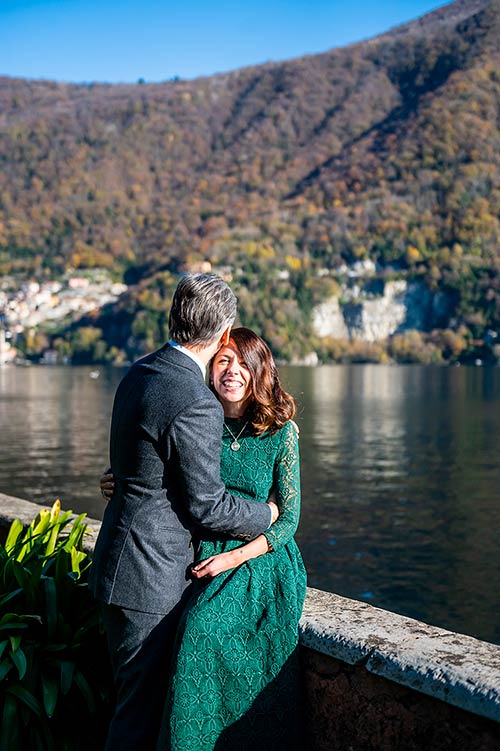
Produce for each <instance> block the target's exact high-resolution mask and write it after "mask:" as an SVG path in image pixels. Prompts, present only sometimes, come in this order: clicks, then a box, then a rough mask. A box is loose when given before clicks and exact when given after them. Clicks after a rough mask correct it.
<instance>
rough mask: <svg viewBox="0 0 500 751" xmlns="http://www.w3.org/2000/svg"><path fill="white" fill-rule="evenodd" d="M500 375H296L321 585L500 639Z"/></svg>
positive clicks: (308, 525)
mask: <svg viewBox="0 0 500 751" xmlns="http://www.w3.org/2000/svg"><path fill="white" fill-rule="evenodd" d="M499 375H500V373H499V371H498V370H496V371H492V370H489V371H486V370H464V369H458V368H457V369H432V368H414V367H407V368H405V367H402V368H394V367H381V366H366V367H357V366H352V367H349V366H336V367H328V368H320V369H317V370H312V371H305V370H299V369H293V370H292V369H290V371H286V373H285V377H286V380H287V383H288V385H289V387H290V389H291V390H292V391H293V392H294V393H296V394H297V396H298V398H299V402H300V406H301V409H300V418H299V421H300V423H301V429H302V432H301V450H302V463H303V467H304V471H303V491H304V493H303V497H304V513H303V521H302V524H301V528H300V534H299V537H300V542H301V546H302V548H303V550H304V555H305V558H306V563H307V566H308V570H309V572H310V583H311V584H312V585H313V586H318V587H321V588H325V589H333V590H335V591H336V592H339V593H341V594H345V595H347V596H354V597H358V598H365V599H369V600H370V601H371V602H373V603H374V604H377V605H379V606H381V607H385V608H387V609H389V610H396V611H398V612H403V613H405V614H407V615H411V616H414V617H418V618H421V619H423V620H428V621H430V622H433V623H438V624H440V625H443V626H446V627H449V628H452V629H455V630H463V631H465V632H468V633H472V634H480V635H481V636H482V637H483V638H488V639H491V640H495V641H499V640H500V624H499V623H498V617H497V613H498V612H499V611H498V606H499V605H500V602H499V596H498V594H497V590H496V589H495V587H494V585H493V582H494V581H498V578H499V574H500V554H499V551H498V545H497V543H496V541H495V539H494V538H495V536H496V532H494V531H493V530H496V529H497V527H498V521H499V511H498V508H497V504H496V502H495V501H496V497H497V492H498V491H497V488H498V486H499V480H500V472H499V469H498V462H497V457H498V449H499V447H500V446H499V444H500V440H499V434H498V429H497V427H496V426H497V425H498V418H499V416H500V415H499V411H500V409H499V408H500V404H499V392H500V380H499Z"/></svg>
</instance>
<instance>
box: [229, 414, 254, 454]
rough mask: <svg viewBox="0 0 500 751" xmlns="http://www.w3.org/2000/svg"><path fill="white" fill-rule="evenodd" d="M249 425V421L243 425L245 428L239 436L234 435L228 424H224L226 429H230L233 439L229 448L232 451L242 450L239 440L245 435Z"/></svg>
mask: <svg viewBox="0 0 500 751" xmlns="http://www.w3.org/2000/svg"><path fill="white" fill-rule="evenodd" d="M247 425H248V420H247V421H246V423H245V424H244V425H243V427H242V429H241V430H240V432H239V433H238V435H234V433H233V431H232V430H231V428H230V427H229V426H228V425H227V424H226V423H224V427H225V428H227V429H228V431H229V434H230V436H231V438H232V439H233V440H232V442H231V443H230V444H229V447H230V449H231V451H239V450H240V448H241V444H240V443H238V438H239V437H240V435H241V434H242V433H243V431H244V430H245V428H246V426H247Z"/></svg>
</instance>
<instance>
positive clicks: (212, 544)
mask: <svg viewBox="0 0 500 751" xmlns="http://www.w3.org/2000/svg"><path fill="white" fill-rule="evenodd" d="M226 424H227V425H229V428H230V429H231V430H232V431H233V433H235V434H237V433H236V431H237V432H239V431H240V430H241V424H239V423H238V421H236V420H229V419H227V418H226ZM224 434H225V435H224V438H223V447H222V462H221V475H222V478H223V480H224V482H225V484H226V486H227V487H228V489H229V490H231V492H233V493H235V494H238V495H240V496H243V497H246V498H253V499H255V500H258V501H262V502H265V501H266V500H267V498H268V497H269V493H270V491H271V489H272V488H273V489H274V490H275V492H276V495H277V500H278V505H279V507H280V517H279V519H278V521H277V522H276V523H275V524H273V525H272V527H271V528H270V529H269V530H268V531H267V532H266V533H265V535H266V537H267V539H268V541H269V543H270V544H271V546H272V551H271V552H269V553H266V554H265V555H261V556H260V557H258V558H254V559H252V560H250V561H248V562H247V563H244V564H242V565H240V566H238V567H237V568H234V569H232V570H230V571H226V572H224V573H222V574H219V576H217V577H215V579H213V580H211V581H210V582H209V583H208V584H203V583H201V584H200V583H197V585H196V586H195V591H194V593H193V596H192V597H191V599H190V601H189V602H188V605H187V608H186V610H185V612H184V615H183V618H182V620H181V624H180V628H179V633H178V642H177V649H176V655H175V658H174V665H173V670H172V676H171V683H170V688H169V694H168V700H167V706H166V712H165V717H164V723H163V728H162V734H161V740H160V745H159V747H158V748H159V751H160V749H161V751H246V749H248V750H249V751H250V750H251V751H289V750H290V749H302V748H303V744H302V743H301V711H300V709H301V701H300V676H299V659H298V622H299V618H300V615H301V612H302V606H303V602H304V597H305V590H306V574H305V569H304V564H303V562H302V558H301V556H300V552H299V550H298V548H297V545H296V543H295V541H294V539H293V535H294V533H295V530H296V528H297V524H298V519H299V512H300V471H299V453H298V440H297V433H296V429H295V426H294V425H293V423H287V424H286V425H285V426H284V427H283V428H282V429H281V430H279V431H278V432H277V433H274V434H273V435H270V434H268V433H266V434H264V435H262V436H255V435H253V434H252V433H251V431H250V430H246V431H245V432H244V433H243V435H242V436H241V437H240V438H239V443H240V450H239V451H232V450H231V448H230V443H231V441H232V438H231V436H230V434H229V431H227V430H225V431H224ZM226 434H227V435H226ZM241 544H242V543H241V542H239V541H237V540H222V539H215V538H214V539H205V540H203V542H202V543H201V546H200V552H199V556H198V558H199V560H203V559H205V558H208V557H209V556H210V555H214V554H216V553H220V552H223V551H226V550H230V549H232V548H235V547H238V546H239V545H241Z"/></svg>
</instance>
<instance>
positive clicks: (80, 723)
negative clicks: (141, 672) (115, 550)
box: [0, 501, 110, 751]
mask: <svg viewBox="0 0 500 751" xmlns="http://www.w3.org/2000/svg"><path fill="white" fill-rule="evenodd" d="M84 518H85V514H81V515H80V516H78V517H76V518H74V517H73V516H72V514H71V512H70V511H66V512H61V506H60V502H59V501H56V502H55V503H54V505H53V506H52V509H51V510H50V511H49V510H47V509H41V510H40V512H39V514H38V515H37V517H36V518H35V519H34V520H33V521H32V522H31V524H30V525H29V527H28V528H27V529H26V530H24V529H23V525H22V523H21V522H20V521H19V520H15V521H14V522H13V523H12V525H11V527H10V531H9V533H8V536H7V540H6V542H5V545H4V546H1V547H0V718H1V731H0V748H1V749H5V750H7V749H8V750H9V751H11V750H12V751H13V750H14V749H15V750H16V751H17V749H32V750H33V751H38V750H40V751H52V749H53V750H54V751H75V750H76V749H83V748H88V746H89V744H90V743H92V746H93V747H94V748H96V747H97V748H99V747H100V745H101V742H102V740H103V734H104V730H105V727H106V714H107V696H108V691H109V686H110V672H109V666H108V659H107V656H106V649H105V644H104V639H103V635H102V631H101V628H100V623H99V613H98V609H97V606H96V603H95V602H94V600H93V599H92V597H91V595H90V593H89V591H88V586H87V571H88V568H89V565H90V558H89V556H88V555H87V553H85V552H84V551H83V550H82V540H83V537H84V534H85V532H86V525H85V523H84V521H83V520H84Z"/></svg>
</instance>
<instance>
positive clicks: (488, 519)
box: [0, 365, 500, 641]
mask: <svg viewBox="0 0 500 751" xmlns="http://www.w3.org/2000/svg"><path fill="white" fill-rule="evenodd" d="M89 373H90V369H88V368H27V369H20V368H2V369H0V435H1V441H2V452H1V454H0V489H1V490H2V491H3V492H6V493H11V494H13V495H19V496H20V497H25V498H26V497H27V498H32V499H34V500H36V501H39V502H45V503H49V502H51V501H52V500H53V499H54V498H55V497H61V499H62V502H63V505H64V506H66V507H71V508H73V509H75V510H86V511H87V512H88V513H89V514H90V515H92V516H98V517H99V516H101V514H102V501H101V498H100V496H99V494H98V492H97V477H98V475H99V474H100V472H101V470H102V468H103V467H104V465H105V464H106V461H107V454H108V431H109V419H110V412H111V404H112V398H113V394H114V391H115V388H116V386H117V384H118V382H119V380H120V378H121V377H122V375H123V372H122V371H120V370H118V369H112V368H110V369H102V370H101V371H100V377H99V378H98V379H92V378H91V377H90V375H89ZM282 373H283V377H284V380H285V382H286V384H287V386H288V388H289V389H290V391H291V392H292V393H293V394H295V395H296V396H297V399H298V402H299V415H298V422H299V423H300V427H301V439H300V443H301V453H302V468H303V469H302V474H303V515H302V522H301V526H300V530H299V542H300V545H301V549H302V550H303V554H304V558H305V560H306V564H307V568H308V571H309V579H310V584H311V585H312V586H316V587H321V588H324V589H329V590H332V591H336V592H338V593H340V594H345V595H347V596H349V597H356V598H362V599H367V600H370V601H371V602H373V603H374V604H376V605H378V606H381V607H384V608H387V609H389V610H395V611H397V612H401V613H405V614H407V615H411V616H414V617H417V618H420V619H422V620H426V621H428V622H431V623H436V624H439V625H442V626H445V627H448V628H451V629H453V630H458V631H463V632H466V633H471V634H475V635H478V636H480V637H482V638H485V639H489V640H492V641H500V624H499V623H498V616H497V614H498V612H499V605H500V602H499V595H498V588H497V587H496V582H497V581H498V580H499V574H500V570H499V569H500V552H499V550H498V544H497V541H496V536H497V531H496V530H497V529H498V526H499V521H500V519H499V516H500V511H499V509H498V507H497V503H496V499H497V495H498V487H499V486H500V469H499V466H498V456H499V450H500V433H499V431H498V424H499V417H500V370H499V369H496V370H487V369H482V368H476V369H465V368H449V369H445V368H425V367H385V366H369V365H368V366H330V367H322V368H316V369H310V368H291V367H288V368H283V369H282Z"/></svg>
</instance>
